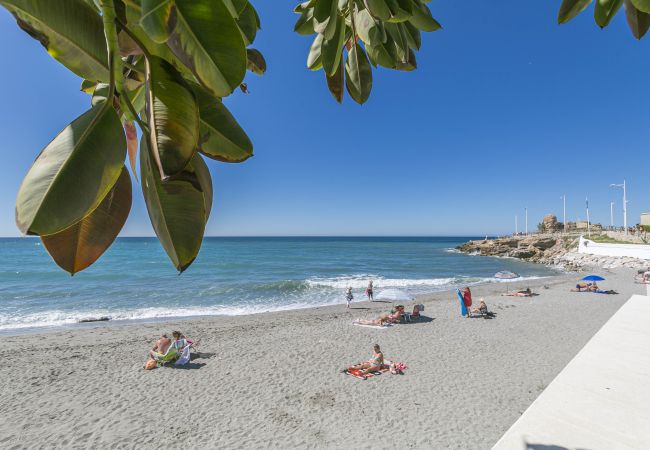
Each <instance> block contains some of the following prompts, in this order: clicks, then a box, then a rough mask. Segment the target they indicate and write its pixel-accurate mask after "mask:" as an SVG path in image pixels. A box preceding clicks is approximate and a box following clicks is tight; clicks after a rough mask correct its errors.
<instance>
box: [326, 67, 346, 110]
mask: <svg viewBox="0 0 650 450" xmlns="http://www.w3.org/2000/svg"><path fill="white" fill-rule="evenodd" d="M343 72H344V69H343V58H340V60H339V67H338V69H337V70H336V72H335V73H334V75H332V76H329V75H327V73H326V74H325V78H326V80H327V87H328V89H329V90H330V92H331V93H332V95H333V96H334V99H335V100H336V101H337V102H339V103H341V102H342V101H343Z"/></svg>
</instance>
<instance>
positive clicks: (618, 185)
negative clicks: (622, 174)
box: [609, 180, 627, 236]
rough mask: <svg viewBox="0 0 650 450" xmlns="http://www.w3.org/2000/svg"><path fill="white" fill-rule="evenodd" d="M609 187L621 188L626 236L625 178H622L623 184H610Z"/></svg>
mask: <svg viewBox="0 0 650 450" xmlns="http://www.w3.org/2000/svg"><path fill="white" fill-rule="evenodd" d="M609 187H620V188H623V228H624V229H625V235H626V236H627V186H626V184H625V180H623V184H610V185H609Z"/></svg>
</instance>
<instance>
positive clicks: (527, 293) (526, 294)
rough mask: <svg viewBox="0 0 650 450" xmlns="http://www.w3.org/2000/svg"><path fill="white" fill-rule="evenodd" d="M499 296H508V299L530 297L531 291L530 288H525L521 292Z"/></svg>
mask: <svg viewBox="0 0 650 450" xmlns="http://www.w3.org/2000/svg"><path fill="white" fill-rule="evenodd" d="M501 295H504V296H508V297H532V296H533V291H531V290H530V288H526V289H523V290H521V291H517V292H508V293H506V294H501Z"/></svg>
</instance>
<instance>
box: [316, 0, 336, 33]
mask: <svg viewBox="0 0 650 450" xmlns="http://www.w3.org/2000/svg"><path fill="white" fill-rule="evenodd" d="M337 19H338V0H318V3H317V4H316V6H315V7H314V31H316V32H317V33H320V34H322V35H323V37H324V38H325V39H332V38H333V37H334V34H335V33H336V25H337Z"/></svg>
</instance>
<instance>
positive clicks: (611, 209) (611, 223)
mask: <svg viewBox="0 0 650 450" xmlns="http://www.w3.org/2000/svg"><path fill="white" fill-rule="evenodd" d="M609 227H610V228H611V229H612V230H614V202H609Z"/></svg>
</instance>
